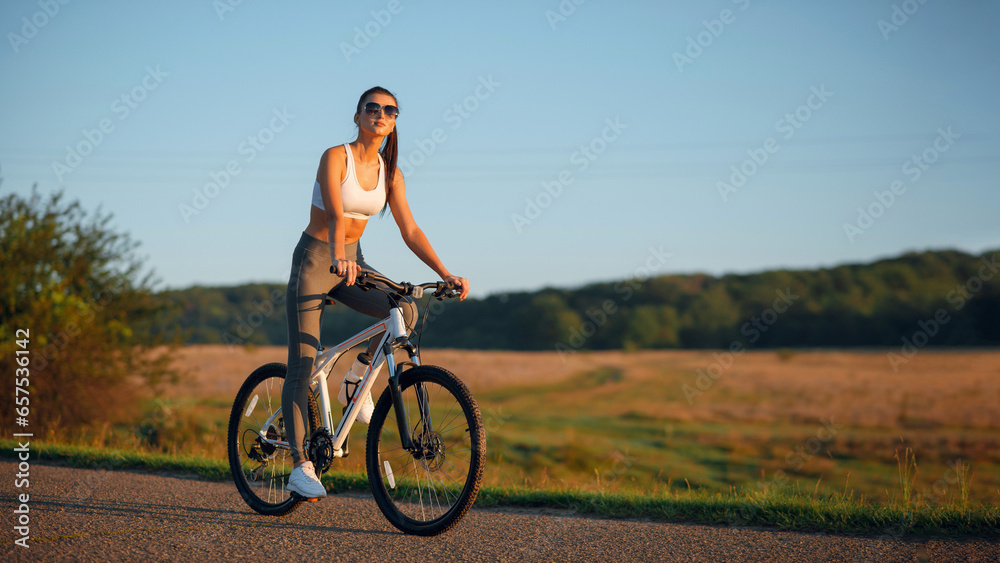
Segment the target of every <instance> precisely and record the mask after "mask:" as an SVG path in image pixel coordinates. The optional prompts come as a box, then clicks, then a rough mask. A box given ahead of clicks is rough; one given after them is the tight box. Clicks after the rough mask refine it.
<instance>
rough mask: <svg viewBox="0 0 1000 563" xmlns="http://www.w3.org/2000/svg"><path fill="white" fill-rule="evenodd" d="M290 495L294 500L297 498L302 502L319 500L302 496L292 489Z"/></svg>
mask: <svg viewBox="0 0 1000 563" xmlns="http://www.w3.org/2000/svg"><path fill="white" fill-rule="evenodd" d="M290 496H291V497H292V498H293V499H295V500H299V501H303V502H319V501H320V499H318V498H308V497H304V496H302V495H300V494H299V493H296V492H295V491H292V493H291V495H290Z"/></svg>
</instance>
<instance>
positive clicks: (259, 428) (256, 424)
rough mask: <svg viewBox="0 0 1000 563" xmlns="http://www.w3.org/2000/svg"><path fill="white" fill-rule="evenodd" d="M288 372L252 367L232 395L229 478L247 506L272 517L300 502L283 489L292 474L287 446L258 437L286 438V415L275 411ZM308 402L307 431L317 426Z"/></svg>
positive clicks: (277, 366) (274, 367)
mask: <svg viewBox="0 0 1000 563" xmlns="http://www.w3.org/2000/svg"><path fill="white" fill-rule="evenodd" d="M286 372H287V367H286V366H285V364H281V363H271V364H266V365H263V366H261V367H259V368H257V369H256V370H254V372H253V373H252V374H250V377H248V378H247V379H246V381H245V382H244V383H243V386H242V387H240V390H239V392H238V393H237V394H236V401H234V403H233V411H232V413H231V414H230V415H229V438H228V451H229V469H230V471H231V473H232V475H233V481H234V482H235V483H236V488H237V489H238V490H239V492H240V496H242V497H243V500H245V501H246V503H247V504H248V505H249V506H250V508H252V509H254V510H255V511H257V512H259V513H261V514H266V515H270V516H281V515H283V514H288V513H289V512H291V511H292V510H295V508H297V507H298V505H299V503H300V502H301V499H300V498H299V497H298V496H296V495H292V494H291V492H290V491H289V490H288V488H287V485H288V477H289V475H290V474H291V472H292V456H291V451H290V450H289V448H288V446H287V445H284V446H275V445H272V444H270V443H268V442H267V441H265V440H263V439H262V437H263V438H266V439H267V440H277V441H281V442H285V443H286V444H287V442H288V437H287V435H286V433H285V421H284V417H283V416H282V415H281V413H280V412H278V411H279V410H280V408H281V390H282V388H283V387H284V383H285V373H286ZM309 402H310V409H309V415H310V416H309V418H310V420H309V426H310V431H311V430H313V429H315V428H316V424H317V422H316V418H317V415H316V409H315V408H314V407H313V403H314V399H313V397H312V396H310V398H309ZM275 413H278V415H277V416H274V415H275ZM268 420H270V421H271V422H270V423H268V422H267V421H268Z"/></svg>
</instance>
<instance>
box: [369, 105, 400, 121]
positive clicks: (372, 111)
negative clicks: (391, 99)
mask: <svg viewBox="0 0 1000 563" xmlns="http://www.w3.org/2000/svg"><path fill="white" fill-rule="evenodd" d="M379 110H382V113H383V114H384V115H385V116H386V117H391V118H393V119H396V116H397V115H399V108H398V107H396V106H380V105H378V104H376V103H375V102H368V103H367V104H365V113H367V114H368V115H378V112H379Z"/></svg>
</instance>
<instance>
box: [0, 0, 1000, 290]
mask: <svg viewBox="0 0 1000 563" xmlns="http://www.w3.org/2000/svg"><path fill="white" fill-rule="evenodd" d="M53 3H54V4H56V5H58V12H57V13H55V14H54V15H51V16H49V15H48V14H45V12H44V6H45V4H44V2H43V3H39V2H26V1H17V2H4V3H3V5H2V7H0V22H3V27H2V30H3V32H4V34H5V37H6V43H5V44H4V45H3V47H2V48H0V68H2V69H3V86H0V107H2V110H0V112H2V113H0V124H2V127H0V176H2V178H3V185H2V187H0V190H2V191H3V192H9V191H11V190H13V191H16V192H19V193H27V192H28V191H29V190H30V187H31V185H32V184H33V183H36V182H37V183H38V185H39V188H40V191H42V192H43V193H48V192H51V191H53V190H56V189H59V188H63V189H65V191H66V192H67V194H68V195H69V196H70V197H71V198H74V199H79V200H81V201H82V202H83V203H84V204H85V205H86V206H87V207H89V208H91V209H95V208H97V207H98V206H101V208H102V209H103V210H104V211H106V212H110V213H112V214H113V215H114V217H115V218H114V222H113V224H114V225H115V227H116V228H118V229H120V230H124V231H128V232H129V233H130V234H131V235H132V237H133V238H134V239H136V240H138V241H140V242H141V244H142V246H141V247H140V253H141V254H142V255H144V256H145V257H146V259H147V264H148V265H149V266H150V267H151V268H152V269H154V270H155V272H156V274H157V276H158V277H159V278H160V279H161V280H162V282H161V287H186V286H190V285H193V284H196V283H197V284H211V285H229V284H238V283H243V282H248V281H274V282H280V281H285V280H287V275H288V271H287V270H288V267H289V264H290V259H291V252H292V248H293V246H294V245H295V243H296V241H297V240H298V237H299V235H300V233H301V231H302V229H303V228H304V227H305V224H306V222H307V218H308V210H309V198H310V193H311V189H312V183H313V179H314V177H315V173H316V165H317V163H318V159H319V156H320V155H321V154H322V152H323V151H324V150H325V149H326V148H328V147H330V146H333V145H337V144H341V143H343V142H346V141H351V140H353V139H354V136H355V130H354V126H353V123H352V121H351V118H352V114H353V111H354V106H355V104H356V102H357V98H358V96H359V95H360V93H361V92H362V91H364V90H365V89H367V88H368V87H370V86H373V85H376V84H378V85H381V86H384V87H386V88H389V89H390V90H392V91H394V92H395V93H396V94H397V96H398V98H399V103H400V106H401V109H402V115H401V116H400V119H399V122H398V127H399V131H400V138H401V152H402V156H403V157H404V158H405V159H406V160H405V161H404V163H403V164H402V166H403V170H404V173H405V177H406V182H407V192H408V195H409V199H410V203H411V206H412V208H413V211H414V215H415V217H416V219H417V222H418V224H420V226H421V227H422V228H423V230H424V231H425V232H426V234H427V236H428V238H429V239H430V241H431V242H432V244H433V245H434V247H435V249H436V250H437V252H438V254H439V255H440V256H441V257H442V259H443V260H444V262H445V264H446V265H447V266H448V267H449V268H450V269H451V270H452V272H454V273H456V274H459V275H464V276H466V277H468V278H470V280H471V282H472V287H473V294H474V295H477V296H484V295H487V294H491V293H497V292H503V291H512V290H522V289H536V288H539V287H542V286H546V285H550V286H551V285H554V286H561V287H574V286H579V285H582V284H584V283H587V282H591V281H596V280H611V279H621V278H626V277H630V276H632V275H636V274H637V273H638V274H640V275H644V274H645V273H646V271H645V270H642V268H644V267H645V265H647V264H648V265H650V266H651V267H652V268H651V269H652V272H653V273H691V272H696V271H700V272H708V273H713V274H721V273H724V272H749V271H760V270H764V269H770V268H779V267H780V268H785V267H788V268H813V267H820V266H830V265H834V264H840V263H845V262H863V261H869V260H873V259H876V258H880V257H886V256H891V255H896V254H899V253H902V252H905V251H907V250H913V249H926V248H935V249H937V248H957V249H961V250H965V251H973V252H976V251H982V250H986V249H994V248H1000V218H998V215H997V212H998V210H1000V190H998V189H997V188H998V185H997V184H998V181H997V177H998V176H997V172H998V168H1000V140H998V136H997V131H998V129H1000V111H998V109H997V100H998V85H1000V57H998V54H1000V34H998V33H996V30H995V27H996V22H997V21H1000V4H998V3H996V2H982V1H948V2H946V1H943V0H927V1H926V2H925V3H923V4H920V3H918V2H917V1H916V0H909V1H907V2H901V1H899V0H879V1H870V0H865V1H849V2H793V1H790V0H789V1H781V2H757V1H754V0H750V1H744V0H740V1H732V0H714V1H703V2H694V1H684V2H652V1H649V2H614V3H613V2H597V1H595V0H589V1H586V2H583V3H581V4H580V5H579V6H577V5H575V4H574V3H573V2H572V0H563V1H562V2H561V3H560V2H559V1H557V0H550V1H541V2H534V1H531V2H529V1H508V2H410V1H406V0H400V1H398V2H396V1H393V2H389V1H385V0H377V1H370V2H353V3H343V2H336V3H333V2H318V1H313V2H308V1H303V2H295V3H273V2H264V1H261V0H243V1H242V2H241V3H239V5H238V6H235V7H234V8H233V9H232V10H231V11H226V12H221V13H220V12H219V11H218V6H220V5H228V2H227V0H221V1H220V2H215V3H213V2H212V1H210V0H199V1H186V2H181V1H178V2H167V3H144V2H143V3H140V2H124V1H114V2H112V1H108V2H82V1H76V0H71V1H69V2H68V3H66V4H65V5H62V4H58V2H55V1H53ZM894 6H895V7H896V10H895V13H894ZM914 8H916V9H914ZM560 9H562V11H563V12H564V14H565V15H559V12H560ZM571 9H572V10H571ZM49 10H50V11H54V10H53V8H52V7H50V8H49ZM726 10H728V12H727V11H726ZM393 12H395V13H393ZM547 12H548V13H547ZM906 12H910V13H908V14H907V13H906ZM220 14H221V15H220ZM25 18H27V22H32V21H34V23H31V24H26V23H25V22H26V20H25ZM880 20H881V21H882V22H884V23H882V24H880V23H879V22H880ZM359 34H360V35H359ZM699 41H700V43H701V44H700V45H699V44H698V43H699ZM817 93H819V94H817ZM123 96H124V97H123ZM456 106H457V108H458V109H457V110H456ZM463 106H464V107H463ZM459 110H460V111H459ZM276 112H277V113H276ZM281 113H284V115H285V118H284V120H281V119H277V118H276V115H277V114H281ZM796 115H797V117H796ZM609 123H612V124H617V125H616V126H615V127H614V128H612V127H610V126H609ZM102 124H103V125H104V126H105V128H106V129H107V132H100V127H101V126H102ZM272 127H273V129H272ZM95 130H96V131H97V132H95ZM262 130H264V131H263V133H262ZM435 130H439V131H435ZM85 131H87V132H88V133H85ZM942 132H943V134H942ZM252 135H256V136H259V140H258V141H257V143H258V147H259V149H260V150H258V149H257V148H251V147H252V145H250V144H244V143H246V141H247V138H248V137H249V136H252ZM602 135H603V138H602ZM98 136H100V139H98ZM88 137H89V140H88ZM88 145H93V147H92V151H90V150H88V148H89V147H88ZM67 147H73V148H74V150H75V148H76V147H82V150H83V151H84V152H88V153H89V154H87V155H85V156H81V158H80V159H79V162H77V160H76V159H75V157H74V156H72V155H70V156H69V157H68V156H67ZM582 147H585V148H586V147H589V148H588V151H592V152H591V157H592V158H591V157H588V156H585V155H584V154H583V152H582V151H581V148H582ZM748 151H749V152H748ZM251 156H252V157H253V158H252V159H251ZM755 156H756V158H757V159H758V160H759V161H761V162H762V164H758V163H756V162H754V161H753V157H755ZM915 156H916V157H918V158H919V159H921V160H923V159H924V158H927V159H929V160H933V161H934V162H933V163H915V162H913V160H912V159H913V157H915ZM764 157H766V161H765V160H763V159H764ZM747 159H750V161H749V162H747ZM54 163H55V164H56V165H55V166H54ZM230 163H231V164H230ZM227 165H235V166H237V167H238V169H239V173H238V174H235V176H234V177H232V178H231V179H230V181H229V184H228V186H226V187H225V188H224V189H222V190H220V191H219V193H218V194H216V196H215V197H214V198H211V199H207V200H206V201H203V202H201V203H206V202H207V203H208V205H207V206H204V208H203V209H201V210H199V212H198V213H197V214H196V215H193V214H190V213H189V214H187V215H185V213H183V212H182V210H181V206H184V205H187V206H192V208H194V204H195V203H199V202H198V201H196V196H195V191H196V190H201V191H203V192H204V190H205V187H206V184H208V183H209V182H211V181H212V174H213V173H215V174H216V175H217V176H218V173H219V172H220V171H223V170H225V169H226V167H227ZM734 166H735V167H736V168H737V169H739V168H741V167H742V168H743V169H744V170H745V171H748V172H749V173H748V174H747V177H746V179H745V182H743V183H742V184H741V185H739V186H737V184H739V183H740V180H741V179H740V178H739V177H737V178H732V176H733V167H734ZM918 174H919V176H918ZM560 175H562V182H563V183H562V184H559V182H560ZM734 181H735V182H736V183H733V182H734ZM723 184H725V185H723ZM545 185H548V186H549V188H548V189H549V190H550V191H551V192H552V193H553V194H556V195H555V196H552V195H550V194H549V193H548V192H546V188H545ZM729 186H731V187H732V189H730V187H729ZM893 187H895V188H896V190H897V192H898V193H897V194H892V192H891V190H892V188H893ZM874 192H884V193H883V195H882V196H881V198H882V200H883V202H882V203H879V202H878V198H877V197H876V196H875V195H874ZM887 194H890V195H891V196H892V200H891V202H890V200H889V195H887ZM528 202H531V204H534V205H538V208H537V209H533V208H531V207H530V204H529V203H528ZM859 207H862V208H864V209H866V210H867V209H870V210H871V211H872V212H873V213H876V214H878V212H879V208H880V207H881V208H882V213H880V216H879V217H877V218H872V219H871V220H870V221H869V220H868V219H865V218H864V217H862V218H861V219H860V220H859V213H858V208H859ZM518 216H520V218H519V217H518ZM859 221H860V223H861V225H860V226H859ZM845 224H848V225H853V226H854V228H853V229H851V233H847V232H845ZM849 234H850V235H851V236H849ZM362 247H363V248H364V250H365V254H366V257H367V258H368V259H369V262H370V263H371V264H372V265H374V266H375V267H377V268H379V269H380V270H382V271H383V273H386V274H387V275H389V276H391V277H394V278H397V279H407V280H411V281H423V280H429V279H431V278H432V277H433V273H432V272H431V271H430V270H429V269H427V268H426V267H425V266H423V265H422V264H421V263H420V262H419V261H418V260H417V259H416V258H415V257H414V256H413V255H412V254H411V253H410V252H409V251H408V250H407V249H406V247H405V246H404V244H403V243H402V240H401V239H400V237H399V234H398V230H397V229H396V227H395V224H394V223H393V221H392V219H391V218H390V217H388V216H387V217H385V218H384V219H381V220H373V221H372V222H371V223H370V224H369V226H368V229H367V232H366V233H365V235H364V238H363V239H362Z"/></svg>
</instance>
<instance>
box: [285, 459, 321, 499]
mask: <svg viewBox="0 0 1000 563" xmlns="http://www.w3.org/2000/svg"><path fill="white" fill-rule="evenodd" d="M288 490H289V491H293V492H296V493H299V495H300V496H302V497H305V498H323V497H325V496H326V487H324V486H323V483H320V482H319V479H318V478H317V477H316V470H315V469H313V464H312V462H311V461H307V462H305V463H303V464H302V465H300V466H298V467H296V468H295V469H293V470H292V474H291V476H289V477H288Z"/></svg>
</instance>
